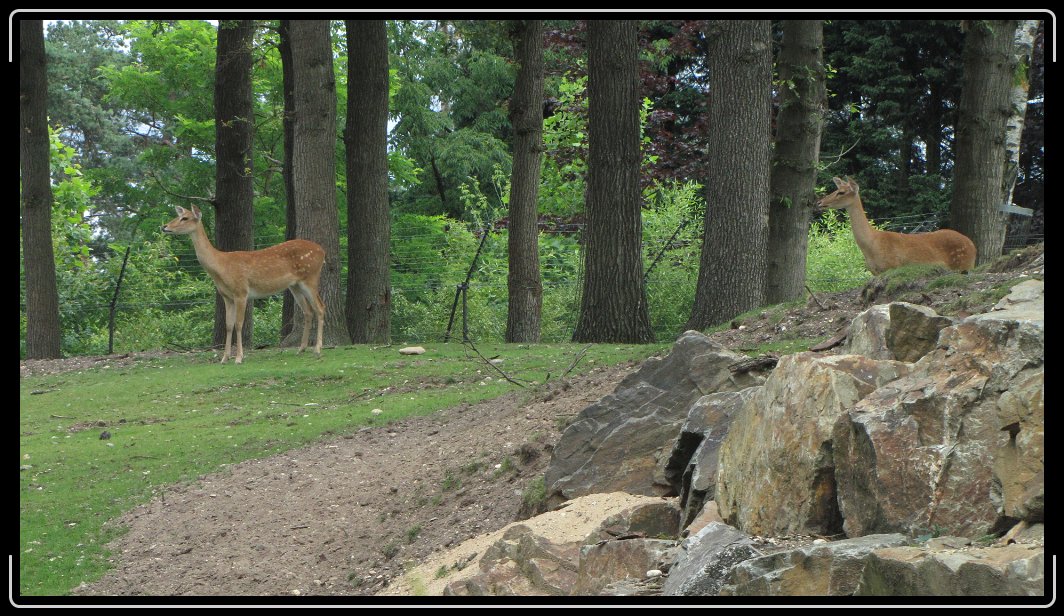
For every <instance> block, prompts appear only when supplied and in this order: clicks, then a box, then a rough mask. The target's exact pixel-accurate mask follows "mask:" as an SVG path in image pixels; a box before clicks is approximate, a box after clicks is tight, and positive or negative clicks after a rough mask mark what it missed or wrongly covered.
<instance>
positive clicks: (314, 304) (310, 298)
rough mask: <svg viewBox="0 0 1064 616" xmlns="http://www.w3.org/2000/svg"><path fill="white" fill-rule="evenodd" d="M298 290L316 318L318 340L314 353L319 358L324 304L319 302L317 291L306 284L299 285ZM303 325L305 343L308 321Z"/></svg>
mask: <svg viewBox="0 0 1064 616" xmlns="http://www.w3.org/2000/svg"><path fill="white" fill-rule="evenodd" d="M299 288H300V290H301V291H302V292H303V294H304V295H305V296H306V298H307V304H308V305H309V306H310V309H311V311H312V312H313V313H314V316H315V317H317V318H318V339H317V341H316V342H315V344H314V353H316V354H317V355H318V356H319V357H320V356H321V339H322V337H323V336H324V333H325V302H323V301H321V296H320V295H319V294H318V289H317V288H316V287H315V286H311V285H310V284H307V283H306V282H301V283H299ZM304 325H305V326H306V327H307V329H304V330H303V331H304V336H303V342H304V343H306V342H307V335H306V333H307V331H308V329H309V326H310V321H305V322H304Z"/></svg>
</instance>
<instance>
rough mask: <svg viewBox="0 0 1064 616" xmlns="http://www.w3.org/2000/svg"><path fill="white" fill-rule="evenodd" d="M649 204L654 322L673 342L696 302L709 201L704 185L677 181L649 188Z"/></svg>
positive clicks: (647, 262)
mask: <svg viewBox="0 0 1064 616" xmlns="http://www.w3.org/2000/svg"><path fill="white" fill-rule="evenodd" d="M644 203H645V204H646V207H645V208H644V209H643V252H644V254H643V260H644V271H645V272H646V277H647V301H648V303H649V311H650V322H651V325H652V326H653V328H654V334H655V336H656V337H657V338H658V339H659V340H670V339H673V338H675V337H676V336H677V335H678V334H680V333H681V332H682V331H683V327H684V324H686V323H687V319H688V318H689V317H690V316H691V307H692V306H693V305H694V298H695V289H696V287H697V284H698V267H699V262H700V259H701V250H702V240H701V235H702V226H703V221H704V219H705V207H706V206H705V200H704V198H703V196H702V186H701V185H700V184H697V183H695V182H685V183H681V182H675V181H673V182H664V183H661V184H658V185H656V186H654V187H653V188H651V189H648V190H646V191H644ZM651 267H653V269H651Z"/></svg>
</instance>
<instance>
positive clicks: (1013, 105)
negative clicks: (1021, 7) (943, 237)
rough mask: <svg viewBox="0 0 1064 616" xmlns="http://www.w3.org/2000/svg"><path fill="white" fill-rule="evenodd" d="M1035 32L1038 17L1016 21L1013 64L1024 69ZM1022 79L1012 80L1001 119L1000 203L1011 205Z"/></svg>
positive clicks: (1022, 112) (1023, 108)
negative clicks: (1006, 110)
mask: <svg viewBox="0 0 1064 616" xmlns="http://www.w3.org/2000/svg"><path fill="white" fill-rule="evenodd" d="M1037 33H1038V20H1037V19H1026V20H1023V21H1021V22H1020V23H1019V26H1018V27H1017V28H1016V34H1015V38H1014V42H1013V48H1012V53H1013V55H1014V56H1015V62H1016V65H1017V66H1023V67H1024V68H1025V69H1026V68H1027V67H1029V66H1030V65H1031V54H1032V52H1033V49H1032V48H1033V45H1034V37H1035V34H1037ZM1023 75H1024V78H1023V79H1016V80H1013V83H1012V89H1011V91H1010V93H1009V117H1008V119H1007V120H1006V122H1005V170H1004V177H1003V178H1002V182H1003V183H1002V187H1001V194H1002V197H1001V203H1003V204H1006V205H1008V204H1011V203H1012V193H1013V191H1014V190H1015V188H1016V179H1017V178H1018V177H1019V173H1020V146H1021V144H1022V142H1023V124H1024V117H1025V116H1026V115H1027V91H1028V89H1029V88H1030V85H1031V82H1030V80H1028V79H1027V71H1026V70H1024V71H1023Z"/></svg>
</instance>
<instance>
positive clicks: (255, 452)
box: [17, 344, 665, 596]
mask: <svg viewBox="0 0 1064 616" xmlns="http://www.w3.org/2000/svg"><path fill="white" fill-rule="evenodd" d="M396 348H398V347H397V346H396V347H385V348H376V349H375V348H371V347H366V346H355V347H346V348H338V349H326V350H325V352H324V353H323V355H322V358H321V359H316V358H315V357H314V356H313V355H309V354H306V355H296V354H294V353H293V352H292V351H290V350H287V351H278V350H256V351H252V352H251V353H250V354H249V355H248V356H247V359H246V362H245V363H244V364H243V365H235V364H232V363H229V364H224V365H222V364H218V363H216V359H215V356H214V355H213V354H211V353H204V354H199V355H188V356H182V357H171V358H166V359H154V360H144V361H142V362H138V363H136V364H135V365H133V366H131V367H122V368H109V369H107V368H100V369H94V370H89V371H83V372H68V373H64V374H58V375H54V376H41V377H27V378H24V379H21V381H20V383H19V465H20V467H22V470H20V472H19V491H20V494H19V552H18V561H19V563H18V564H19V579H18V582H17V584H18V592H19V593H20V594H22V595H37V596H55V595H65V594H68V593H69V591H70V590H71V589H72V588H74V587H76V586H77V585H78V584H80V583H81V582H91V581H93V580H95V579H97V578H99V577H100V576H101V575H102V574H103V573H104V571H105V570H106V569H107V568H108V564H107V558H108V556H109V554H108V553H107V550H106V548H105V544H106V543H107V542H108V541H110V540H112V539H113V538H115V537H116V536H117V535H118V533H120V532H122V531H121V530H120V529H114V528H111V527H110V526H108V527H105V523H106V522H107V521H108V520H111V519H113V518H115V517H117V516H118V515H120V514H121V513H123V512H125V511H128V510H130V509H131V508H133V507H135V506H136V505H138V504H140V503H144V502H146V501H148V500H149V499H151V498H152V497H154V496H157V495H160V494H162V493H164V492H165V491H166V489H167V487H168V486H171V485H174V484H180V483H183V482H191V481H195V480H196V479H197V477H199V476H201V475H203V474H206V473H212V472H217V471H220V470H222V469H224V468H225V466H226V465H229V464H234V463H237V462H241V461H244V460H248V459H252V458H260V457H266V456H270V455H273V454H276V453H279V452H282V451H287V450H290V449H293V448H297V447H300V446H302V445H305V444H307V443H311V442H314V441H316V440H318V439H320V438H322V437H323V435H333V434H344V433H349V432H353V431H355V430H357V429H358V428H360V427H362V426H366V425H381V424H385V423H387V422H389V421H392V420H395V419H399V418H402V417H408V416H412V415H423V414H428V413H431V412H433V411H435V410H438V409H442V408H447V407H449V406H453V405H457V404H459V403H462V402H474V401H478V400H484V399H488V398H492V397H496V396H499V395H501V394H504V393H507V392H511V391H514V390H516V389H517V387H516V386H515V385H513V384H510V383H507V382H506V381H505V380H503V379H502V378H499V375H498V374H497V373H494V371H493V370H492V369H491V368H489V367H488V366H487V365H485V364H484V363H483V362H482V361H480V360H479V358H477V357H476V356H475V355H473V354H471V353H470V352H468V351H467V350H466V349H465V348H464V347H463V346H462V345H459V344H443V345H430V346H428V349H429V352H428V353H426V354H425V355H421V356H414V357H401V356H399V355H397V354H396V352H395V351H396ZM581 348H583V345H571V344H556V345H504V344H492V345H489V344H485V345H482V346H481V348H480V351H481V352H482V353H483V354H484V355H485V356H487V357H492V356H494V355H501V356H502V357H504V358H506V368H505V369H506V371H507V373H509V374H510V375H511V376H513V377H515V378H518V379H521V380H523V381H535V382H539V383H542V382H543V381H544V379H545V377H546V375H547V373H551V374H553V375H554V376H555V377H557V376H558V375H560V373H561V372H563V371H564V370H565V369H566V367H568V366H569V364H570V362H571V361H572V358H573V357H574V356H575V354H576V353H577V352H578V351H579V350H580V349H581ZM664 348H665V345H649V346H635V345H596V346H594V347H592V348H591V349H589V350H588V352H587V354H586V355H585V356H584V358H583V359H582V360H581V362H580V363H579V365H578V366H577V367H576V369H575V370H574V373H580V372H584V371H586V370H588V369H589V368H591V367H594V366H599V365H609V364H614V363H621V362H624V361H627V360H630V359H642V358H645V357H647V356H649V355H651V354H653V353H656V352H658V351H660V350H662V349H664ZM486 376H492V379H491V380H490V381H487V380H485V378H484V377H486ZM373 409H381V410H383V411H384V412H383V413H381V414H373V413H371V411H372V410H373ZM104 430H107V431H108V432H110V433H111V438H110V439H107V440H101V439H100V433H101V432H102V431H104Z"/></svg>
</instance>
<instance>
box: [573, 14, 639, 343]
mask: <svg viewBox="0 0 1064 616" xmlns="http://www.w3.org/2000/svg"><path fill="white" fill-rule="evenodd" d="M636 37H637V30H636V22H635V21H631V20H593V21H590V22H589V23H588V85H587V91H588V174H587V176H588V178H587V204H586V208H585V215H586V217H587V226H586V230H585V234H584V287H583V298H582V301H581V305H580V317H579V320H578V322H577V326H576V331H575V332H574V333H573V341H575V342H628V343H646V342H651V341H652V340H653V339H654V334H653V332H652V330H651V328H650V317H649V314H648V309H647V296H646V287H645V285H644V282H643V255H642V218H641V212H640V192H639V165H640V162H641V158H642V156H641V152H640V143H639V108H640V98H639V73H638V67H637V62H638V55H637V47H636Z"/></svg>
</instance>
